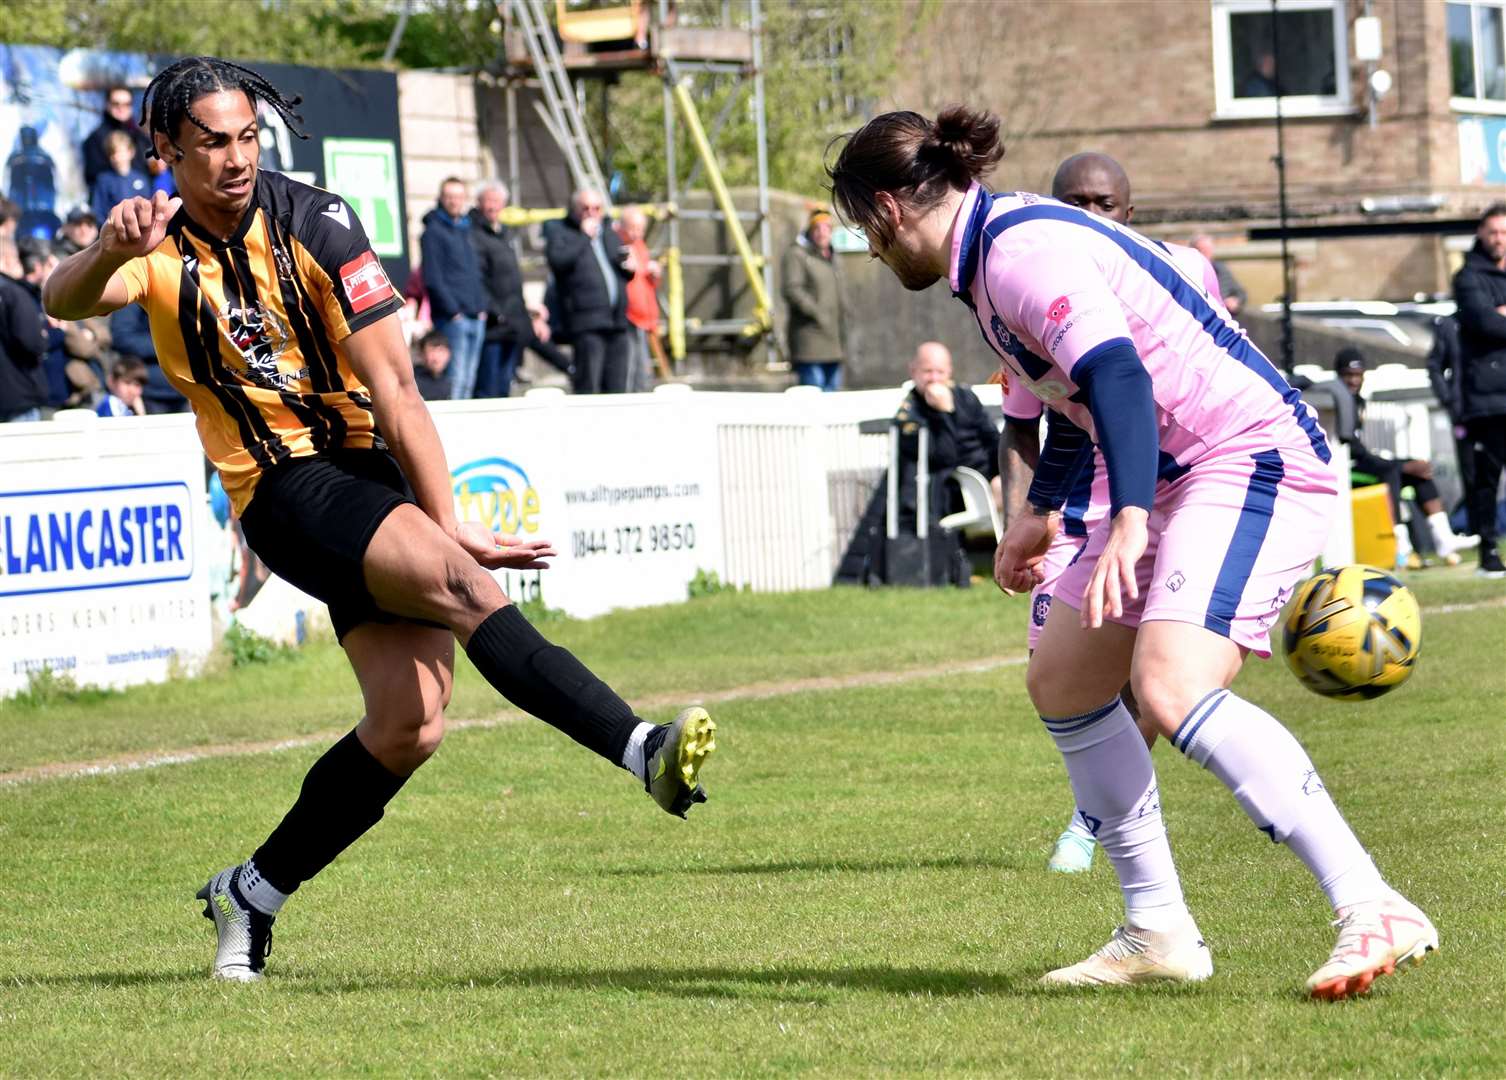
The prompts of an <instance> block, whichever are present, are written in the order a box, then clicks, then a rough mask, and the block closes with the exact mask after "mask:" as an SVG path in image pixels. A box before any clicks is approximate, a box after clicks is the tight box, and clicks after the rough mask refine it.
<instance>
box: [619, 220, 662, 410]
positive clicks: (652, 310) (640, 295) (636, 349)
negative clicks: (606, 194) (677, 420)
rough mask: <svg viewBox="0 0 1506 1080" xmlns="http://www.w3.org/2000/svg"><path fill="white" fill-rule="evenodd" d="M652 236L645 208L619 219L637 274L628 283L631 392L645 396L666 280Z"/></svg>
mask: <svg viewBox="0 0 1506 1080" xmlns="http://www.w3.org/2000/svg"><path fill="white" fill-rule="evenodd" d="M647 234H648V215H647V214H645V213H644V212H643V208H642V207H641V206H629V207H627V208H625V209H624V210H623V211H622V214H621V215H620V216H619V217H618V218H617V239H619V240H621V241H622V246H623V247H624V248H625V249H627V253H628V254H627V264H626V265H627V266H628V268H629V269H631V270H632V271H633V277H632V280H630V281H629V282H628V283H627V321H628V327H629V329H628V340H629V341H630V342H631V346H632V348H631V351H630V353H629V358H628V391H629V392H630V393H642V392H644V391H648V390H652V389H653V387H654V367H653V352H652V350H651V342H652V341H655V340H657V337H658V334H659V281H660V279H661V278H662V277H663V272H662V269H661V268H660V266H659V263H658V260H656V259H655V258H653V256H651V255H650V254H649V251H648V243H647V241H646V240H645V239H644V237H645V236H646V235H647Z"/></svg>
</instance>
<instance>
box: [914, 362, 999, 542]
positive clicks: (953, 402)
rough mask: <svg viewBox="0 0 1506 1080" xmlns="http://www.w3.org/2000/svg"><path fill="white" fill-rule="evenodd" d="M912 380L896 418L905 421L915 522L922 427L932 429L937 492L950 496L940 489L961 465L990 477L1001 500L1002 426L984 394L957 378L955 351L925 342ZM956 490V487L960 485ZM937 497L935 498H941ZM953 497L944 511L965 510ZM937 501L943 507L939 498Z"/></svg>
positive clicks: (928, 456)
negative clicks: (985, 405) (986, 407)
mask: <svg viewBox="0 0 1506 1080" xmlns="http://www.w3.org/2000/svg"><path fill="white" fill-rule="evenodd" d="M910 380H911V382H912V383H913V384H914V386H913V387H912V389H911V390H910V392H909V393H908V394H907V395H905V400H904V401H902V402H901V403H900V406H899V412H898V413H896V414H895V419H896V420H898V421H899V424H900V450H899V452H900V461H901V463H902V466H903V467H904V472H902V474H901V477H900V491H901V510H902V512H903V513H905V514H907V515H908V516H909V519H910V520H914V512H915V509H914V498H915V497H914V488H915V484H914V481H913V479H911V477H913V475H914V472H913V468H914V465H915V464H916V462H917V461H918V460H919V456H920V438H919V425H920V424H924V425H925V426H926V431H927V432H928V433H929V438H928V439H927V443H928V446H929V449H928V453H927V454H926V459H927V460H926V465H927V468H928V469H929V471H930V474H931V477H932V481H933V483H935V484H937V485H938V488H937V492H936V493H935V496H940V497H943V498H950V497H949V496H945V495H943V494H942V493H941V491H940V484H941V483H942V481H944V480H945V479H946V476H947V474H948V473H949V472H950V471H951V470H952V469H955V468H956V467H957V466H959V465H965V466H967V467H968V468H969V469H975V470H977V471H978V472H980V473H982V474H983V475H984V476H986V477H988V478H989V481H990V484H991V486H992V488H993V493H994V501H995V502H996V503H997V502H998V500H999V480H998V476H999V429H998V428H997V427H995V426H994V422H993V421H992V420H990V419H989V417H988V413H987V412H985V411H984V408H983V403H982V402H981V401H979V400H978V395H977V394H975V393H973V392H972V390H971V389H970V388H968V387H966V386H961V385H958V384H956V383H954V382H953V381H952V353H951V351H950V350H949V349H948V348H947V347H946V346H945V345H943V344H941V342H939V341H927V342H923V343H922V344H921V345H920V347H919V348H917V349H916V350H915V356H914V357H913V358H912V359H911V360H910ZM954 490H955V489H954ZM935 496H933V497H935ZM958 502H960V500H957V499H953V500H952V502H951V503H949V504H948V505H947V506H945V507H943V508H942V509H941V514H943V515H944V514H946V513H949V512H951V511H952V510H957V509H960V505H956V503H958ZM932 505H933V506H934V505H938V504H937V503H936V502H934V501H933V503H932Z"/></svg>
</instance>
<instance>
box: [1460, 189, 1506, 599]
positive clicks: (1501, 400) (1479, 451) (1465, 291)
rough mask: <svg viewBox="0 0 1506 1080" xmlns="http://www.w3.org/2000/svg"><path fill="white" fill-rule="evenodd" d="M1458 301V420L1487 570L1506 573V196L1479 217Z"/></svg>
mask: <svg viewBox="0 0 1506 1080" xmlns="http://www.w3.org/2000/svg"><path fill="white" fill-rule="evenodd" d="M1454 301H1455V303H1457V304H1458V305H1459V311H1458V316H1457V317H1458V319H1459V346H1460V357H1461V363H1460V368H1461V370H1460V373H1459V419H1460V421H1461V422H1462V423H1463V425H1464V429H1465V437H1466V438H1467V439H1468V440H1469V443H1470V446H1471V448H1472V450H1473V452H1474V453H1473V456H1474V480H1473V483H1472V484H1471V485H1470V489H1469V491H1468V492H1467V493H1466V496H1465V497H1466V499H1467V500H1468V503H1469V518H1470V528H1471V529H1472V530H1473V531H1474V532H1476V533H1478V534H1479V536H1480V566H1479V570H1478V573H1479V574H1480V575H1481V576H1482V577H1489V578H1506V565H1502V563H1501V553H1500V550H1499V549H1498V548H1497V546H1496V544H1497V541H1498V540H1499V536H1498V535H1497V530H1496V501H1497V499H1498V498H1499V494H1498V492H1499V489H1500V483H1501V467H1502V462H1503V460H1506V203H1495V204H1493V205H1492V206H1490V207H1488V208H1487V209H1486V211H1485V213H1484V214H1482V215H1481V217H1480V224H1479V227H1478V228H1477V230H1476V233H1475V246H1474V247H1473V248H1472V249H1471V250H1470V252H1469V254H1468V255H1466V256H1465V257H1464V266H1463V268H1462V269H1460V271H1459V273H1457V274H1456V275H1454Z"/></svg>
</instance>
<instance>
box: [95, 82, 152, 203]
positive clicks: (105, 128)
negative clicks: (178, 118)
mask: <svg viewBox="0 0 1506 1080" xmlns="http://www.w3.org/2000/svg"><path fill="white" fill-rule="evenodd" d="M117 132H118V133H120V134H123V135H125V136H127V137H128V138H130V140H131V145H132V147H133V151H132V155H131V168H133V169H135V170H137V171H138V172H141V173H145V172H146V155H147V151H148V150H150V149H151V146H152V144H151V140H149V139H148V138H147V137H146V132H144V131H142V130H141V129H140V128H139V127H137V126H136V119H135V102H134V100H133V98H132V96H131V90H130V87H126V86H112V87H110V89H108V90H106V91H105V114H104V118H103V119H102V120H101V121H100V124H99V127H97V128H95V129H94V130H93V131H91V132H90V133H89V135H88V137H87V138H86V139H84V184H85V186H86V187H88V189H89V190H90V191H93V190H94V181H96V180H98V179H99V178H100V176H102V175H103V174H104V173H107V172H109V171H110V151H109V149H108V148H107V146H106V145H105V142H106V140H107V139H108V138H109V137H110V136H111V135H113V134H116V133H117ZM100 220H101V221H103V220H104V218H103V217H101V218H100Z"/></svg>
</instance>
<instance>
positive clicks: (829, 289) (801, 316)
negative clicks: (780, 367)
mask: <svg viewBox="0 0 1506 1080" xmlns="http://www.w3.org/2000/svg"><path fill="white" fill-rule="evenodd" d="M831 230H832V218H831V214H829V213H828V212H827V211H826V210H824V209H816V210H812V211H811V215H810V219H809V220H808V221H807V222H806V225H805V231H804V232H803V233H801V234H800V235H799V236H798V237H796V239H795V242H794V243H793V244H791V245H790V249H789V250H788V251H786V252H785V254H784V263H783V265H782V266H781V276H782V278H783V281H784V298H785V300H786V302H788V303H789V305H790V316H789V342H790V362H791V363H793V364H794V365H795V377H796V378H797V379H799V380H800V385H801V386H819V387H820V388H821V389H822V390H826V391H830V390H838V389H840V388H841V385H842V360H843V349H842V340H843V337H844V335H843V318H844V316H845V313H844V311H843V303H842V279H841V276H840V274H839V273H838V271H837V260H836V258H835V256H834V255H833V253H832V248H831Z"/></svg>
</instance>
